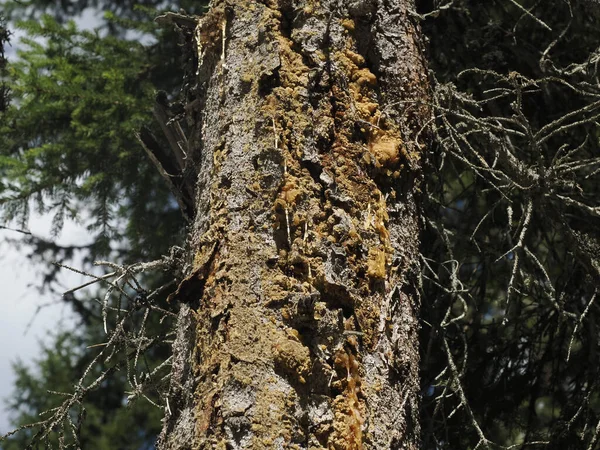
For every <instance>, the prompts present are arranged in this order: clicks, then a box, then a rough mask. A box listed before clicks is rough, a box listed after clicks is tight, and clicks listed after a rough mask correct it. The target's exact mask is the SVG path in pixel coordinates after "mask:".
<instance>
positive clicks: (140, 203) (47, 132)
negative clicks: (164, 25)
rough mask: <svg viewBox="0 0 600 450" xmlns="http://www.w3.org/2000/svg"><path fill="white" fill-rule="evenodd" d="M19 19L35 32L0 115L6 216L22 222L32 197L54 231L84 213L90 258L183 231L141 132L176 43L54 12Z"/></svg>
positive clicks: (142, 254) (167, 83)
mask: <svg viewBox="0 0 600 450" xmlns="http://www.w3.org/2000/svg"><path fill="white" fill-rule="evenodd" d="M19 26H20V27H21V28H22V29H24V30H26V31H27V34H28V36H30V38H28V39H25V40H24V43H25V44H26V45H27V47H26V49H24V50H21V51H19V58H18V59H17V60H16V61H14V62H13V63H12V64H10V65H9V72H10V79H9V82H10V88H11V90H12V95H13V102H12V105H11V106H10V108H9V109H8V110H7V111H6V112H5V113H4V114H3V117H2V119H3V120H2V122H1V124H0V136H1V139H2V147H1V149H0V177H1V179H2V185H0V205H1V206H2V209H3V212H4V214H5V216H4V217H5V219H7V220H15V219H16V220H18V221H20V222H21V223H22V224H23V223H25V222H26V221H27V218H28V216H29V211H30V207H33V206H35V208H36V210H37V211H38V212H40V213H52V214H53V215H54V221H53V232H54V233H55V234H58V232H60V230H61V228H62V225H63V223H64V220H65V219H74V220H82V221H86V222H87V225H88V229H89V230H90V232H92V233H93V234H94V235H95V240H94V242H92V243H91V244H90V245H89V250H90V253H89V258H90V259H91V258H96V257H98V256H101V255H106V254H108V253H110V251H114V250H121V251H122V252H121V257H125V256H127V257H128V258H129V260H131V259H136V258H150V257H153V256H154V255H156V254H160V252H164V251H166V249H167V247H166V245H168V244H166V242H165V239H164V237H166V236H177V235H178V234H179V235H180V232H178V229H179V230H181V227H182V221H181V219H180V215H179V213H178V211H177V210H176V207H175V203H174V201H172V200H171V196H170V193H169V192H168V190H167V189H166V187H165V185H164V183H163V182H162V181H161V179H160V176H159V175H158V174H157V173H156V170H155V168H154V167H152V165H151V164H150V163H149V162H148V160H147V158H146V157H145V156H144V154H143V150H142V149H141V147H140V145H139V143H138V142H137V141H136V139H135V136H134V132H135V131H136V130H138V129H139V128H140V127H141V125H142V124H144V123H149V122H150V121H151V115H150V114H151V108H152V102H153V98H154V92H155V90H156V89H157V87H161V88H171V86H172V85H173V84H174V83H175V80H176V79H177V78H178V77H177V75H179V73H178V71H177V70H176V68H177V67H178V66H177V65H174V66H170V68H169V71H170V73H167V71H166V70H165V69H164V64H165V61H167V62H168V61H169V60H171V61H170V62H171V63H172V64H175V61H173V60H172V59H173V56H172V54H173V52H170V54H169V53H166V54H165V53H164V52H168V50H169V49H167V48H166V47H165V45H164V44H157V43H155V44H153V45H151V46H150V47H147V46H144V45H142V44H141V43H140V42H138V41H137V40H126V39H119V38H117V37H113V36H111V35H106V36H102V34H101V33H99V32H98V31H85V30H83V31H82V30H78V29H77V27H76V26H75V24H74V22H69V23H67V24H66V26H62V25H60V24H59V23H58V22H57V21H56V20H55V19H53V18H52V17H50V16H47V15H46V16H43V17H42V18H41V21H39V22H38V21H25V22H20V23H19ZM144 28H145V30H144V31H147V28H148V27H147V25H145V26H144ZM154 35H155V37H156V38H159V37H161V36H160V34H159V33H158V31H157V30H154ZM40 38H43V39H44V40H45V42H44V43H43V44H42V43H40V41H39V39H40ZM36 39H38V40H36ZM166 55H169V56H167V57H166ZM173 68H175V70H173ZM170 90H172V89H170ZM22 226H24V225H22ZM140 227H141V228H142V229H140ZM149 241H152V242H153V244H159V245H158V247H157V246H156V245H153V246H149V245H148V242H149ZM161 242H163V243H165V244H163V245H160V243H161ZM171 243H173V240H172V241H171ZM150 249H152V250H150ZM125 251H127V255H125ZM149 252H152V253H153V254H152V255H150V254H149Z"/></svg>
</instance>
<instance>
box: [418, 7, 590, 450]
mask: <svg viewBox="0 0 600 450" xmlns="http://www.w3.org/2000/svg"><path fill="white" fill-rule="evenodd" d="M449 3H450V4H446V5H443V8H441V9H440V10H439V11H438V12H437V13H436V17H435V19H433V18H431V17H430V18H428V19H427V20H426V21H425V26H424V29H425V32H426V33H427V34H428V36H429V37H430V39H431V42H430V49H431V52H430V55H431V58H430V64H431V67H432V70H433V72H434V74H435V75H434V76H435V77H436V79H437V83H436V84H437V86H436V89H435V103H436V130H437V132H436V134H437V136H436V142H437V145H438V151H437V154H436V156H435V158H432V160H431V164H432V169H434V168H435V172H434V173H433V174H432V175H433V176H431V177H429V178H428V180H429V181H430V183H429V184H428V192H429V195H428V198H429V199H430V200H431V201H430V203H429V205H428V207H427V212H426V220H427V224H428V225H427V227H426V230H427V232H426V233H425V234H424V236H423V243H424V248H423V253H424V259H423V262H424V272H423V273H424V289H425V294H424V298H425V299H428V300H429V301H425V302H424V320H425V321H426V322H424V324H425V325H424V327H423V336H422V337H423V339H422V349H423V362H422V374H423V380H422V383H423V393H424V401H423V413H424V414H423V416H422V418H423V427H424V430H428V431H426V432H425V433H424V435H423V437H424V444H423V445H424V447H425V448H449V449H450V448H452V449H454V448H474V447H479V448H503V447H505V446H511V445H513V446H516V448H556V449H559V448H560V449H566V448H573V449H576V448H577V449H582V448H583V449H590V450H591V449H593V448H596V446H597V444H598V438H599V431H600V428H599V427H598V424H599V423H600V422H599V420H600V409H599V407H600V404H599V403H598V393H599V391H598V384H597V379H598V364H597V363H596V360H597V358H598V340H597V336H598V328H597V322H598V319H597V315H598V307H597V304H596V302H595V299H596V295H597V293H596V291H597V286H598V275H599V273H598V267H600V266H598V260H597V258H598V251H597V249H598V225H599V224H598V195H599V192H598V186H599V184H598V165H599V164H600V159H598V137H599V128H598V118H599V117H600V116H599V107H600V103H598V100H599V97H598V95H599V94H600V90H599V88H600V85H599V84H598V75H597V62H598V51H599V47H598V45H599V42H600V34H599V30H600V28H599V27H598V15H597V12H598V8H597V5H594V4H593V3H591V2H570V1H557V2H543V3H538V2H530V1H519V2H516V1H492V2H485V4H483V3H480V2H472V1H455V2H449ZM534 443H535V444H534ZM511 448H515V447H511Z"/></svg>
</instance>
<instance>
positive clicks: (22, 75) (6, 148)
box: [0, 2, 202, 449]
mask: <svg viewBox="0 0 600 450" xmlns="http://www.w3.org/2000/svg"><path fill="white" fill-rule="evenodd" d="M137 3H138V7H136V8H135V9H134V8H133V7H132V6H131V5H129V6H130V7H129V9H127V8H125V7H124V4H123V2H101V4H98V5H96V6H97V7H98V8H99V9H106V10H112V11H114V12H115V13H118V14H119V17H118V19H117V18H116V16H115V15H111V14H106V15H105V16H104V18H103V19H100V21H99V23H98V24H97V27H96V29H95V30H91V31H87V30H81V29H79V28H78V27H77V26H76V25H75V24H74V23H73V22H69V21H68V20H67V19H72V18H77V15H78V14H79V13H80V12H81V11H82V10H83V8H85V7H87V6H90V5H89V4H88V3H87V2H68V5H67V4H64V5H60V4H58V3H57V2H28V4H27V5H25V4H24V2H7V3H6V4H5V5H3V6H4V7H3V12H4V13H5V14H6V15H7V17H9V18H10V19H11V20H12V21H13V22H12V23H13V25H14V26H16V24H18V26H19V27H21V28H22V29H23V30H26V31H27V36H28V38H29V39H28V40H25V42H24V43H23V44H22V45H19V47H18V48H19V54H18V58H17V59H15V60H13V61H11V64H10V67H9V69H8V73H7V78H3V80H4V81H5V82H6V83H7V86H8V87H10V88H11V89H12V100H13V101H12V104H11V107H10V108H8V109H7V110H6V111H5V112H4V113H3V115H2V120H0V128H1V130H0V136H1V138H0V142H1V145H0V154H1V156H0V173H1V174H2V175H1V178H0V180H1V181H0V203H1V205H2V211H3V214H4V216H3V218H4V220H5V221H9V220H11V219H12V220H13V222H15V221H16V222H18V225H19V226H21V227H22V228H25V229H26V221H27V217H28V215H29V211H30V210H31V209H36V210H37V211H38V212H41V213H46V214H53V215H54V222H53V231H54V232H55V233H59V232H60V230H61V228H62V225H63V222H64V220H66V219H73V220H76V221H81V222H84V223H86V224H87V226H88V229H89V230H90V238H91V239H90V240H89V241H88V242H83V243H81V244H79V245H74V246H59V245H57V244H55V243H54V242H52V241H48V240H45V239H41V238H39V237H37V236H33V235H25V238H24V239H23V240H21V241H20V242H19V244H23V243H24V244H26V246H25V247H23V248H25V249H28V251H29V254H30V256H31V258H32V259H33V260H35V261H37V262H41V263H42V264H43V266H42V267H44V268H46V273H45V275H44V277H43V279H42V280H40V281H41V282H40V287H43V288H45V289H47V290H50V292H53V293H55V295H61V294H62V293H63V291H64V288H62V287H61V286H58V285H56V283H55V276H56V274H57V272H58V270H65V269H61V267H60V266H58V265H51V264H50V263H52V262H58V263H62V264H68V263H69V261H71V259H72V258H73V257H80V258H83V260H84V261H86V264H88V265H89V263H90V262H92V261H94V260H96V259H98V258H102V257H110V258H111V261H113V262H115V263H119V264H127V263H129V262H135V261H140V260H142V261H148V260H151V259H153V258H160V257H161V255H162V254H164V253H166V252H167V250H168V249H169V247H170V246H171V245H173V244H175V243H178V242H179V243H181V242H182V240H183V236H184V232H183V229H184V220H183V218H182V216H181V213H180V212H179V210H178V206H177V203H176V202H175V200H174V198H173V197H172V195H171V193H170V192H169V190H168V188H167V186H166V185H165V184H164V183H163V182H162V178H161V176H160V174H158V173H157V172H156V170H155V168H154V167H153V166H152V165H151V163H150V161H149V160H148V158H147V157H146V156H145V155H144V151H143V149H142V147H141V146H140V144H139V142H138V141H137V140H136V138H135V131H136V130H138V129H139V128H140V127H141V126H142V124H146V125H148V126H150V127H153V128H154V127H156V128H158V124H156V123H154V124H153V123H152V120H153V118H152V105H153V104H154V97H155V95H156V91H157V90H162V91H165V92H168V93H169V94H168V95H175V94H176V92H177V88H178V86H179V84H180V77H181V74H182V72H181V70H180V68H179V67H180V64H179V60H178V58H177V54H178V50H177V38H176V35H175V34H174V33H173V31H172V30H159V29H158V28H157V27H156V26H155V25H154V24H153V22H152V19H153V18H154V17H155V16H156V15H157V14H158V11H156V10H154V9H152V6H154V4H153V3H150V2H149V3H148V5H147V7H146V8H145V9H144V8H140V7H139V2H137ZM194 3H195V7H196V8H198V9H197V10H198V11H200V10H201V9H202V5H201V3H198V2H194ZM67 6H68V8H69V9H68V10H67V9H65V8H64V7H67ZM163 6H164V7H169V5H163ZM177 6H179V5H171V7H177ZM115 8H117V9H115ZM44 12H48V13H51V14H52V15H47V14H46V15H44ZM99 14H100V15H102V14H101V13H100V12H99ZM29 15H31V20H26V18H27V17H28V16H29ZM3 36H4V34H3ZM140 41H141V42H142V43H140ZM5 223H6V222H5ZM15 244H17V243H16V242H15ZM97 274H98V273H97ZM138 278H139V277H138ZM139 280H140V282H141V283H142V284H143V286H144V289H145V290H147V291H148V293H150V292H152V290H153V289H155V288H156V287H159V286H161V285H163V284H164V283H165V282H166V281H169V278H168V277H165V275H164V274H162V273H161V272H154V273H147V274H144V276H143V280H142V278H139ZM129 282H130V283H131V280H130V281H129ZM96 286H97V285H96ZM107 287H108V288H109V290H110V289H111V288H110V286H103V287H102V288H101V289H97V290H94V291H92V292H89V293H87V294H86V293H84V292H85V291H75V292H72V293H70V294H69V295H65V296H62V300H63V301H65V302H68V303H69V304H71V305H72V306H73V310H74V312H75V313H76V320H77V321H78V323H79V327H78V328H79V331H77V332H73V333H72V334H71V333H66V334H63V333H59V334H57V335H56V336H55V337H53V338H52V340H53V341H54V342H52V343H50V342H49V343H47V344H46V347H45V348H44V350H43V351H42V352H41V354H40V358H39V362H38V364H39V367H41V368H43V369H42V370H39V371H38V370H35V369H34V370H30V369H28V368H27V367H26V366H25V365H23V364H21V363H17V364H16V366H15V369H16V371H17V375H18V379H17V385H16V392H15V398H14V399H13V400H11V404H12V405H13V406H14V411H15V422H14V424H15V426H21V425H25V424H28V423H32V422H38V421H39V420H40V413H43V412H44V411H49V410H52V408H55V407H57V406H59V405H60V404H61V403H62V402H63V400H64V398H65V397H64V395H62V396H61V395H58V394H48V393H47V394H45V395H44V394H42V393H45V392H47V391H53V392H65V393H72V391H73V386H77V384H78V383H79V380H80V377H81V376H82V374H83V373H84V371H85V369H86V368H87V367H88V365H89V364H90V363H91V362H92V360H93V359H94V358H95V357H96V356H97V353H98V351H99V348H101V347H99V346H98V344H102V343H104V342H106V339H105V338H103V337H102V334H103V331H102V330H103V309H104V308H103V305H99V304H98V303H97V302H96V301H95V300H97V299H98V298H104V297H105V295H106V293H107ZM128 289H129V291H128V295H129V297H130V298H129V299H128V298H127V297H125V296H124V295H123V294H122V293H121V297H122V300H123V302H124V306H126V303H127V302H128V301H129V303H130V304H132V303H134V302H133V301H134V300H135V299H136V297H138V292H135V291H133V290H131V288H130V287H128ZM113 290H114V288H113ZM167 293H168V292H166V291H165V292H162V293H159V294H156V295H155V297H156V298H155V301H157V302H158V303H159V304H164V299H165V297H166V294H167ZM134 306H135V307H136V308H138V311H137V312H136V314H134V317H132V320H137V321H138V324H139V323H141V321H142V320H144V317H143V313H144V309H143V308H141V307H140V305H139V304H138V305H134ZM144 323H145V327H146V328H145V329H146V330H147V333H148V335H152V336H161V335H164V330H165V329H168V328H169V319H168V318H167V319H165V320H163V323H161V324H159V323H158V319H157V320H154V318H153V317H152V316H151V317H150V318H149V319H147V320H145V322H144ZM129 331H131V330H129ZM136 331H139V329H137V328H136ZM163 337H164V336H163ZM89 346H92V347H91V348H89ZM133 348H135V346H134V347H133ZM169 354H170V349H169V347H168V345H162V346H161V345H154V346H152V347H151V348H148V349H147V350H146V351H145V352H144V354H143V355H140V356H139V357H138V358H137V359H138V361H139V363H138V366H137V367H134V368H132V367H129V369H130V370H123V371H121V372H119V373H118V374H117V375H115V376H114V377H112V378H111V379H110V380H107V381H106V382H105V383H103V384H102V385H101V386H100V387H99V390H98V391H97V392H95V393H92V394H90V395H89V396H87V397H86V399H85V400H84V401H83V402H81V403H79V404H78V405H79V406H81V408H82V409H81V410H80V411H79V412H81V411H83V410H85V411H86V414H85V417H86V420H85V422H83V423H82V424H81V429H80V431H81V436H82V439H81V445H83V447H84V448H136V449H137V448H151V446H152V445H153V442H154V440H155V438H156V435H157V432H158V430H159V426H160V422H159V419H160V417H161V414H160V409H158V408H157V407H155V406H148V405H149V404H148V403H147V400H145V399H144V400H142V402H143V403H142V402H138V403H135V402H134V401H133V400H135V399H137V398H138V397H139V392H137V393H134V392H133V389H132V387H131V383H132V381H133V377H134V376H135V375H136V374H138V375H139V374H141V373H142V372H143V373H145V374H148V373H151V371H152V369H154V368H155V367H156V366H157V365H158V364H160V363H162V362H164V361H165V360H166V359H167V358H168V356H169ZM113 359H114V358H113ZM113 362H114V361H112V362H111V361H108V362H107V363H106V364H100V365H98V366H97V367H95V368H94V370H92V371H90V373H89V374H88V380H89V379H90V378H91V377H97V376H98V375H99V374H102V373H104V371H106V370H111V371H114V367H113V366H114V364H113ZM123 369H125V367H124V366H123ZM136 371H139V373H137V372H136ZM111 373H112V372H111ZM91 379H94V378H91ZM145 395H148V396H149V397H150V398H151V399H154V400H153V401H160V398H158V397H159V396H158V394H157V391H156V387H154V388H152V389H150V392H146V393H145ZM79 412H75V413H74V414H76V416H75V417H77V414H79ZM131 413H133V416H128V417H129V418H127V419H125V415H127V414H131ZM41 417H42V418H45V417H49V414H46V415H42V416H41ZM79 417H81V418H82V417H83V415H81V416H79ZM75 421H76V420H75ZM78 426H79V425H78ZM67 429H68V427H67ZM132 430H136V431H135V432H132ZM36 432H37V430H36V429H32V430H31V431H27V432H23V433H20V434H18V435H16V436H14V437H12V438H11V440H10V441H8V442H4V443H3V444H2V445H3V448H19V449H22V448H26V446H27V443H28V442H30V441H31V437H32V436H33V435H34V434H35V433H36ZM38 437H39V436H38ZM48 439H50V441H49V444H50V445H51V446H52V447H53V448H58V439H59V437H58V436H57V435H52V437H48ZM63 439H65V442H66V443H67V444H68V443H69V442H72V438H71V437H70V435H69V433H67V434H66V436H64V437H63Z"/></svg>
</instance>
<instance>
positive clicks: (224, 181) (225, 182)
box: [219, 175, 231, 189]
mask: <svg viewBox="0 0 600 450" xmlns="http://www.w3.org/2000/svg"><path fill="white" fill-rule="evenodd" d="M219 187H221V188H223V189H229V188H230V187H231V178H229V177H228V176H227V175H223V176H221V181H220V183H219Z"/></svg>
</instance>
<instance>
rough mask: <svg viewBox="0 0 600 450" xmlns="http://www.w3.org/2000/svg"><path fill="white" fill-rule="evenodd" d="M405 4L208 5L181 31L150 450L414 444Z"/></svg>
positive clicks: (409, 49) (422, 112)
mask: <svg viewBox="0 0 600 450" xmlns="http://www.w3.org/2000/svg"><path fill="white" fill-rule="evenodd" d="M413 8H414V5H413V2H412V1H409V0H371V1H367V0H363V1H361V0H355V1H343V2H339V1H333V0H321V1H316V0H315V1H292V0H287V1H286V0H281V1H279V2H277V1H263V2H258V1H245V0H243V1H242V0H240V1H235V0H229V1H214V2H213V3H212V5H211V9H210V11H209V12H208V13H207V14H206V15H205V16H203V17H202V18H201V19H199V21H198V26H197V27H196V29H195V30H193V33H192V32H190V36H193V43H194V46H195V48H194V51H193V52H192V54H191V55H190V64H191V65H193V66H194V67H193V68H191V70H190V74H189V75H190V76H189V77H188V80H187V82H188V84H187V87H186V88H185V89H186V92H187V101H188V106H187V108H186V109H187V116H188V120H189V121H190V124H191V126H192V133H191V136H190V138H189V142H190V148H191V149H192V151H191V152H190V153H191V154H190V155H188V156H189V157H190V161H194V164H195V170H196V171H197V173H199V174H200V175H199V178H198V184H197V188H196V192H197V201H196V210H197V213H196V218H195V221H194V225H193V229H192V231H191V237H190V240H191V249H192V252H193V255H192V258H193V264H192V267H191V268H190V270H189V275H188V277H187V278H186V279H185V280H184V281H183V282H182V283H181V284H180V286H179V288H178V291H177V293H176V295H175V297H176V298H177V300H179V301H180V302H182V303H183V305H182V309H181V314H180V324H179V329H178V333H179V335H178V337H177V342H176V344H175V362H174V367H173V378H172V382H171V396H170V398H169V407H168V411H167V415H166V418H165V425H164V429H163V433H162V435H161V437H160V439H159V448H162V449H188V448H189V449H192V448H193V449H209V448H211V449H212V448H220V449H221V448H222V449H271V448H296V449H397V448H406V449H416V448H418V444H419V421H418V415H419V401H418V398H419V379H418V362H419V354H418V312H419V297H418V294H417V289H416V283H417V279H418V273H419V262H418V234H419V225H418V208H417V203H416V198H415V197H416V195H417V193H418V190H419V189H418V187H419V186H418V185H419V180H420V168H421V163H420V160H421V157H420V153H421V151H422V148H423V147H424V145H423V144H420V143H419V141H420V140H421V139H422V138H421V137H420V136H422V135H423V133H420V131H421V130H422V128H423V125H424V123H425V122H426V120H427V119H428V114H429V112H428V110H427V108H426V107H425V106H424V105H425V103H426V99H427V81H426V72H425V65H424V60H423V57H422V55H421V52H420V45H419V31H418V28H417V27H416V26H415V24H414V23H413V21H412V20H411V16H410V14H409V13H408V10H409V9H413ZM190 163H191V162H190Z"/></svg>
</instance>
